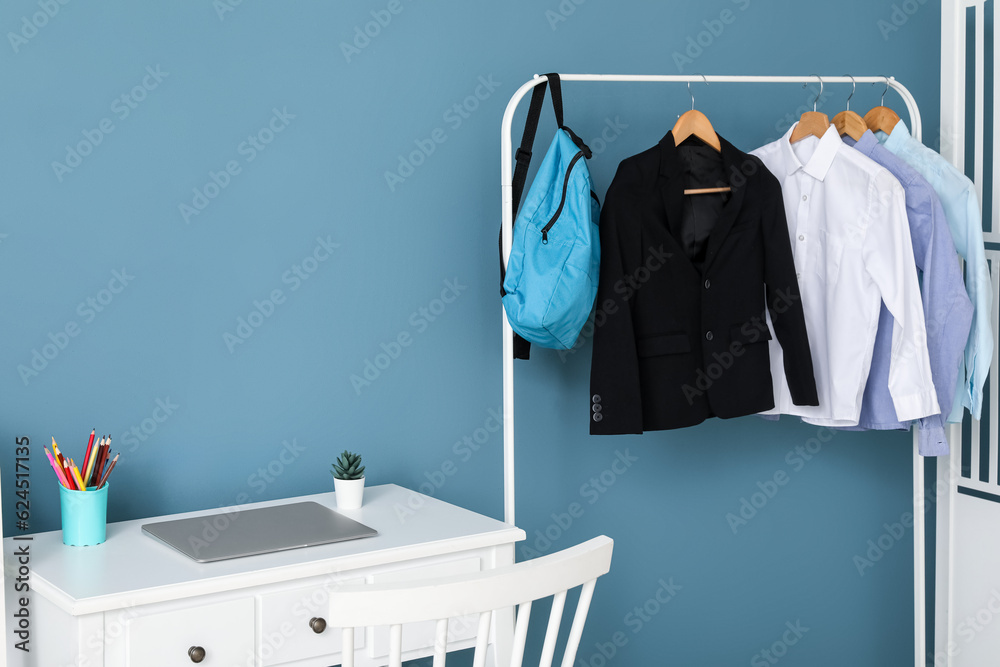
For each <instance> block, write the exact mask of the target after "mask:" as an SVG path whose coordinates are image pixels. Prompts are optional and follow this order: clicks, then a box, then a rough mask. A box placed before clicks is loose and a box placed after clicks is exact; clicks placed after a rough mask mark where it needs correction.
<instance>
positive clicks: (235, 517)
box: [142, 501, 378, 563]
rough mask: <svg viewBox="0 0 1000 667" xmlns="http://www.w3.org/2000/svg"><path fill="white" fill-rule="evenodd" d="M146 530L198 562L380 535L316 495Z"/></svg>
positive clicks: (160, 524)
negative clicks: (324, 502)
mask: <svg viewBox="0 0 1000 667" xmlns="http://www.w3.org/2000/svg"><path fill="white" fill-rule="evenodd" d="M142 532H144V533H145V534H146V535H149V536H150V537H152V538H154V539H157V540H159V541H160V542H163V543H164V544H166V545H168V546H170V547H173V548H174V549H176V550H178V551H180V552H181V553H182V554H184V555H186V556H188V557H190V558H192V559H194V560H196V561H198V562H199V563H208V562H211V561H217V560H225V559H227V558H239V557H241V556H254V555H257V554H264V553H270V552H272V551H284V550H286V549H298V548H300V547H310V546H314V545H317V544H329V543H331V542H342V541H344V540H356V539H359V538H362V537H371V536H373V535H378V531H377V530H374V529H373V528H369V527H368V526H366V525H364V524H363V523H359V522H357V521H355V520H353V519H349V518H347V517H346V516H344V515H343V514H338V513H337V512H335V511H333V510H332V509H330V508H328V507H325V506H323V505H320V504H319V503H316V502H312V501H307V502H298V503H287V504H284V505H273V506H270V507H259V508H255V509H248V510H242V511H239V512H235V513H234V512H219V513H218V514H209V515H205V516H198V517H191V518H187V519H172V520H169V521H159V522H156V523H146V524H143V525H142Z"/></svg>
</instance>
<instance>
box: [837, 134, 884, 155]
mask: <svg viewBox="0 0 1000 667" xmlns="http://www.w3.org/2000/svg"><path fill="white" fill-rule="evenodd" d="M849 139H850V141H848V140H849ZM843 140H844V143H845V144H847V145H848V146H853V147H854V148H855V149H856V150H859V151H861V153H862V154H863V155H867V156H868V157H872V153H874V152H875V148H876V146H879V145H880V144H879V142H878V139H876V138H875V135H874V133H872V131H871V130H865V133H864V134H862V135H861V138H860V139H858V140H857V141H854V140H853V139H851V138H850V137H847V136H845V137H844V138H843Z"/></svg>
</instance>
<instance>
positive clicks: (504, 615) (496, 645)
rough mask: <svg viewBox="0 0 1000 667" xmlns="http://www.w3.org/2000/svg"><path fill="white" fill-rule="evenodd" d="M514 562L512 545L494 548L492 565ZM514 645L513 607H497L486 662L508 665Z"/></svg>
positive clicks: (495, 665) (497, 565)
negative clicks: (491, 642)
mask: <svg viewBox="0 0 1000 667" xmlns="http://www.w3.org/2000/svg"><path fill="white" fill-rule="evenodd" d="M513 564H514V545H513V544H503V545H500V546H498V547H496V548H495V549H494V552H493V567H503V566H504V565H513ZM513 646H514V607H508V608H506V609H498V610H496V612H494V614H493V644H492V645H491V646H490V647H489V648H490V651H488V653H487V656H486V664H487V665H492V666H493V667H507V666H508V665H510V656H511V651H512V650H513Z"/></svg>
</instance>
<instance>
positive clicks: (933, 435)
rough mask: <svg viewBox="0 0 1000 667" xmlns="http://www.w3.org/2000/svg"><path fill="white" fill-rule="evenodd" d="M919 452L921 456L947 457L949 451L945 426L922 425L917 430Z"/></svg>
mask: <svg viewBox="0 0 1000 667" xmlns="http://www.w3.org/2000/svg"><path fill="white" fill-rule="evenodd" d="M917 451H919V452H920V455H921V456H947V455H948V452H949V449H948V439H947V438H946V437H945V435H944V426H941V425H940V424H937V425H933V426H931V425H928V426H925V425H924V424H920V426H919V427H918V428H917Z"/></svg>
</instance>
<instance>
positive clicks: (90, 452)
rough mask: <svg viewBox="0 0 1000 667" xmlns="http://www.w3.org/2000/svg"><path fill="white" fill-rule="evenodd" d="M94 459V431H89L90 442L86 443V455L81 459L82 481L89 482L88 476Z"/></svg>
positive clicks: (95, 456)
mask: <svg viewBox="0 0 1000 667" xmlns="http://www.w3.org/2000/svg"><path fill="white" fill-rule="evenodd" d="M95 430H96V429H95ZM96 458H97V452H96V451H95V450H94V431H91V432H90V442H89V443H87V453H86V455H85V456H84V457H83V481H85V482H88V481H90V474H91V472H92V471H93V469H94V460H95V459H96Z"/></svg>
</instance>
